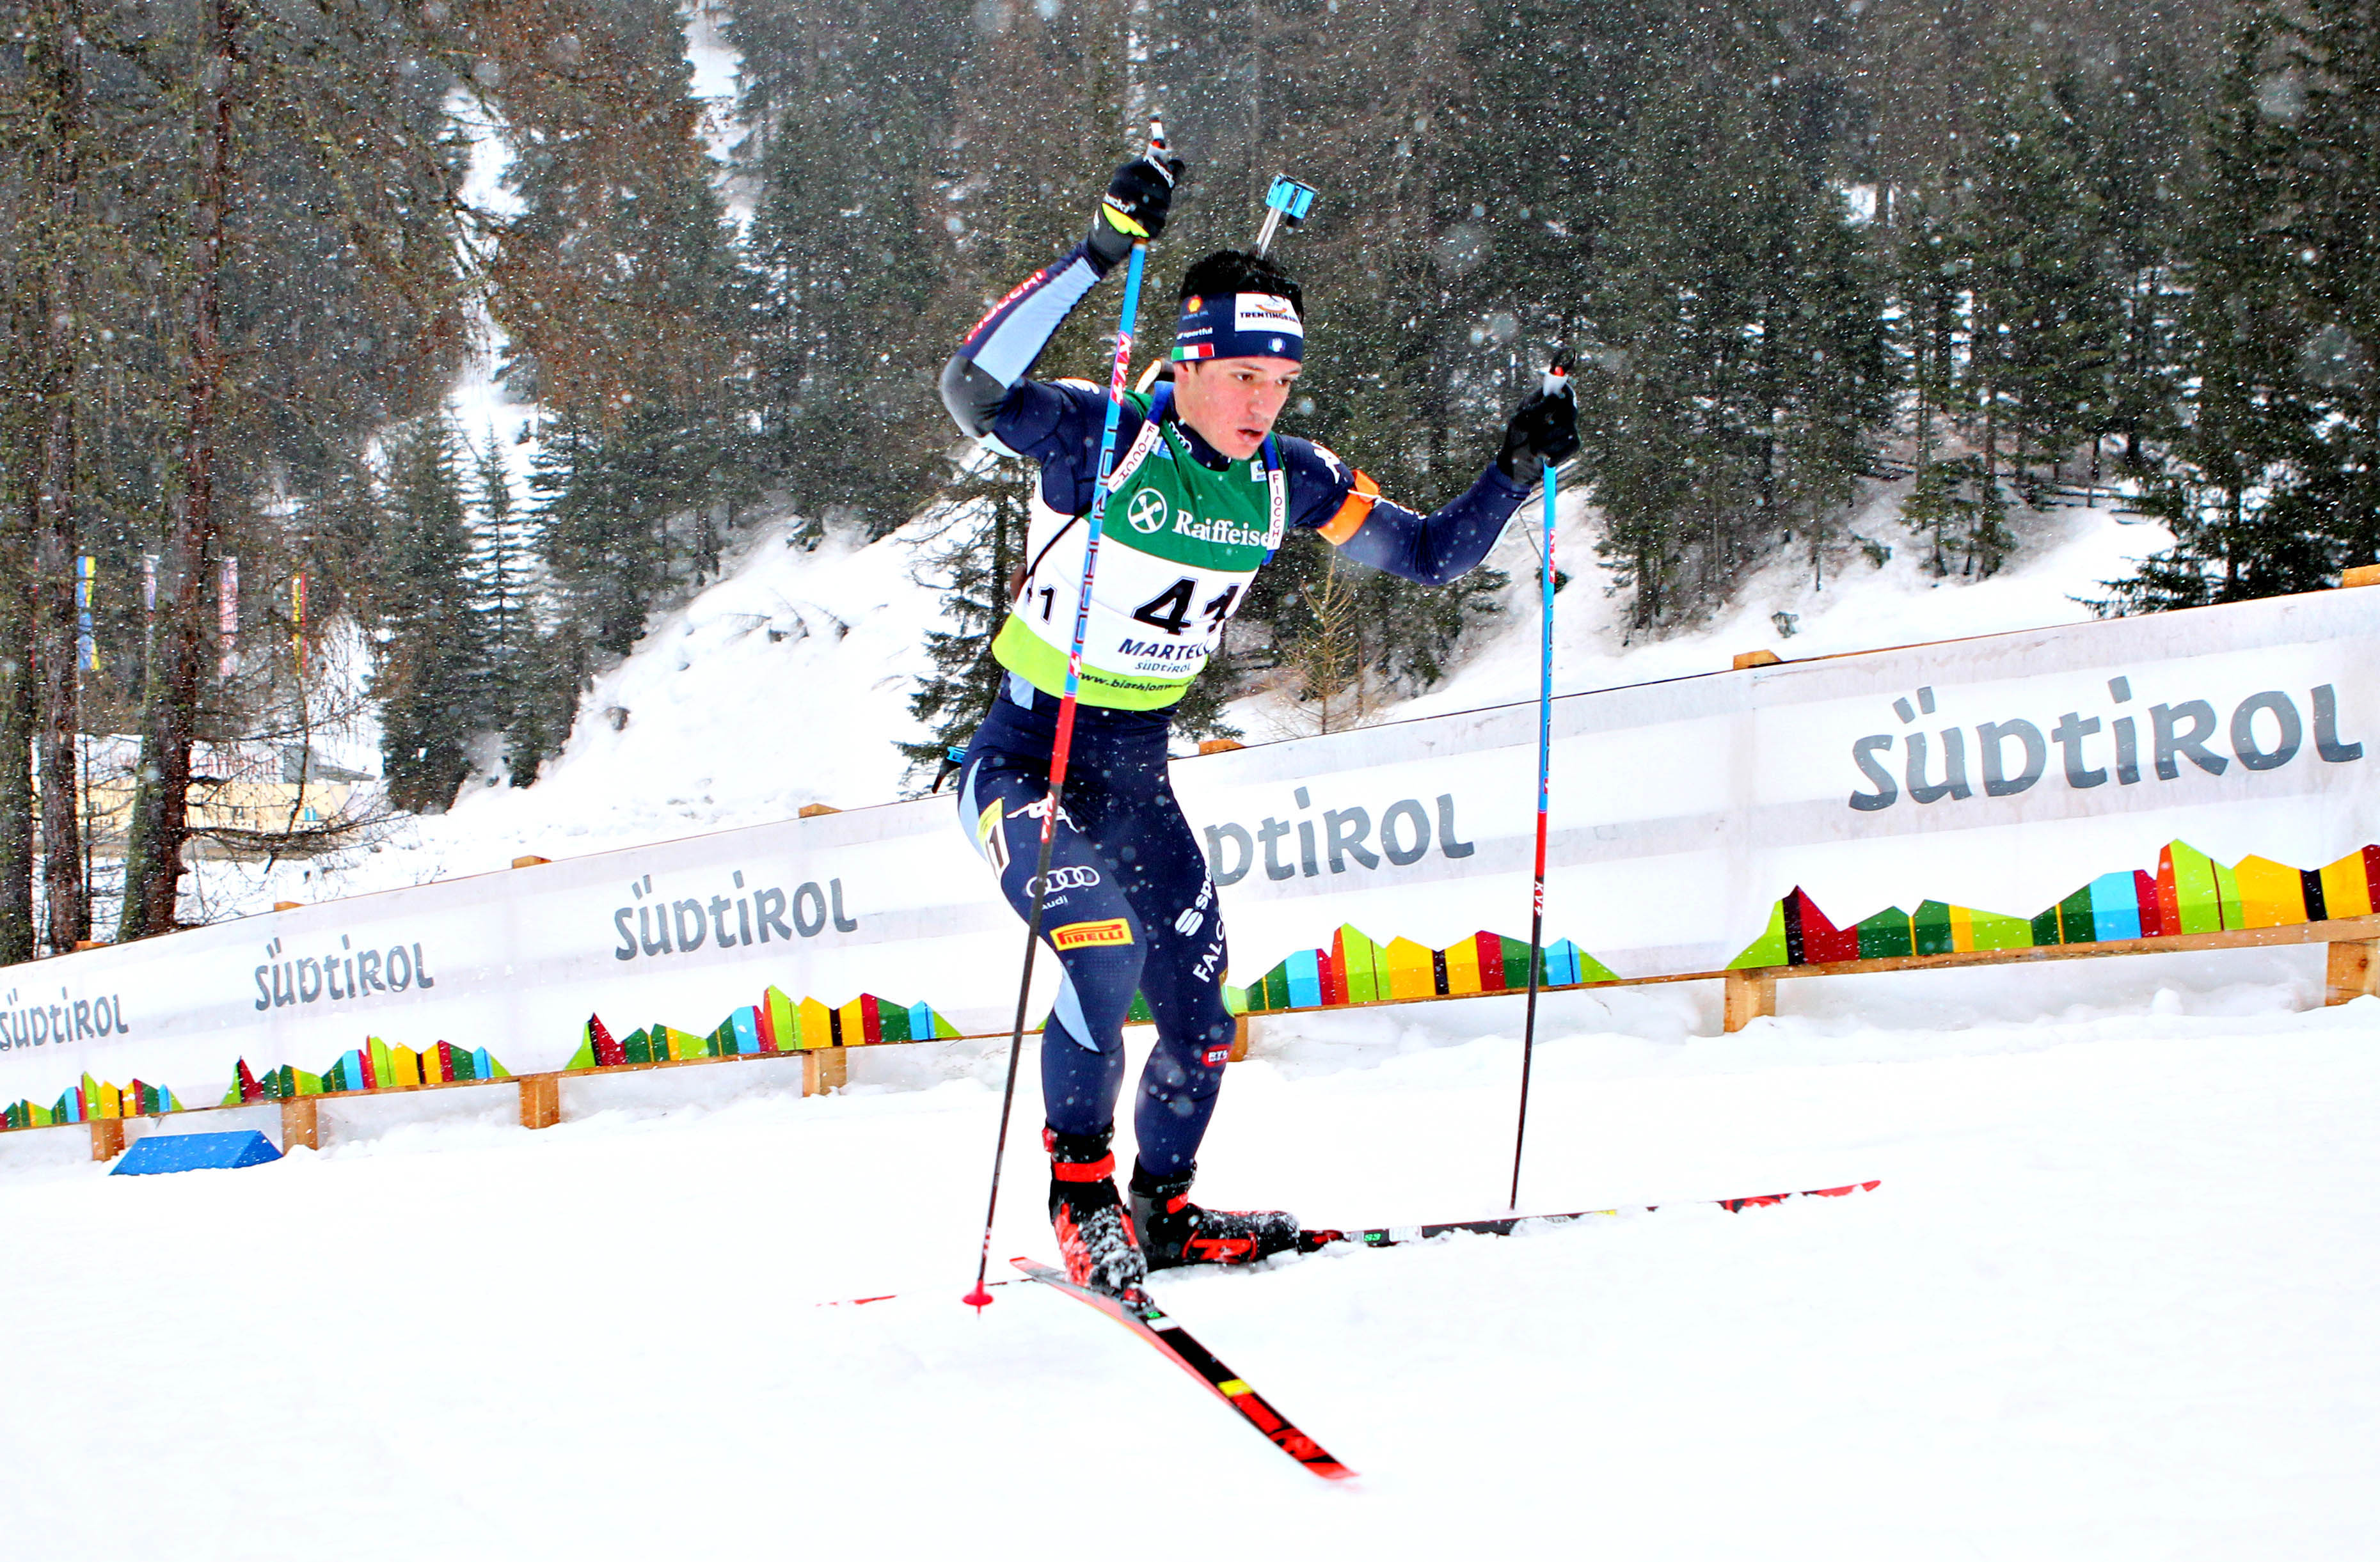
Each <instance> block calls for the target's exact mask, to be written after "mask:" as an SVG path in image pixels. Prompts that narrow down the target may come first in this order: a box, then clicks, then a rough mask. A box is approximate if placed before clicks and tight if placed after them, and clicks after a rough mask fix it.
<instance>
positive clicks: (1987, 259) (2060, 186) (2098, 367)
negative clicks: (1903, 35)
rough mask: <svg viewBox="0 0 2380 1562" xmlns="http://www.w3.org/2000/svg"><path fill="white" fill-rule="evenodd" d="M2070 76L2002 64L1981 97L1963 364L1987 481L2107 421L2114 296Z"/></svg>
mask: <svg viewBox="0 0 2380 1562" xmlns="http://www.w3.org/2000/svg"><path fill="white" fill-rule="evenodd" d="M2072 98H2073V87H2072V83H2071V82H2070V81H2068V80H2064V79H2046V80H2045V79H2040V78H2038V77H2036V76H2034V75H2033V74H2032V73H2029V72H2017V73H2012V74H2011V75H2010V78H2009V79H2007V80H2006V81H2005V82H2004V83H2003V85H2002V86H2001V89H2000V91H1998V92H1997V93H1996V94H1994V96H1993V97H1992V98H1990V99H1989V100H1987V101H1986V102H1985V104H1984V105H1983V112H1982V114H1981V115H1980V116H1979V117H1980V128H1981V143H1982V144H1981V148H1980V151H1978V152H1977V154H1976V155H1975V156H1974V158H1973V161H1972V162H1971V163H1969V164H1968V165H1967V166H1966V168H1965V170H1964V173H1965V176H1966V182H1967V184H1968V186H1969V193H1968V196H1967V199H1966V200H1965V202H1964V204H1963V207H1962V215H1963V217H1964V219H1965V223H1966V225H1967V228H1968V232H1967V234H1966V236H1965V240H1966V245H1967V249H1968V254H1969V257H1970V270H1969V272H1968V285H1969V287H1970V288H1971V289H1972V290H1973V295H1974V320H1973V333H1972V335H1971V337H1970V352H1969V367H1968V378H1969V381H1970V389H1971V394H1972V396H1973V404H1974V406H1973V410H1972V411H1971V417H1973V418H1975V419H1976V420H1977V421H1979V422H1980V424H1981V430H1980V442H1981V444H1982V446H1983V456H1984V476H1985V484H1986V485H1989V484H1991V483H1993V482H1996V481H1998V478H1999V471H2000V459H2001V454H2002V450H2003V446H2006V447H2007V451H2008V454H2009V456H2010V466H2012V468H2013V470H2014V473H2015V478H2016V481H2017V483H2018V484H2019V486H2021V487H2023V486H2028V485H2029V483H2030V473H2031V469H2032V466H2033V465H2034V460H2035V459H2036V458H2039V459H2043V460H2045V461H2046V464H2047V465H2048V466H2051V467H2052V468H2053V469H2054V468H2055V467H2056V466H2057V465H2058V463H2059V462H2061V461H2062V460H2063V459H2064V458H2065V457H2066V455H2067V454H2069V453H2070V451H2071V450H2072V449H2073V448H2074V446H2075V444H2076V443H2077V442H2079V441H2080V439H2081V437H2082V436H2083V433H2084V432H2085V431H2092V432H2095V431H2097V430H2100V429H2103V428H2105V427H2106V425H2107V418H2108V410H2109V405H2110V384H2109V375H2110V369H2111V366H2112V364H2113V361H2114V357H2115V346H2116V336H2117V329H2118V320H2119V306H2118V303H2117V299H2116V297H2115V291H2114V288H2113V286H2112V285H2111V283H2110V279H2109V278H2108V276H2107V272H2105V270H2104V269H2103V266H2102V254H2103V247H2102V244H2101V240H2102V238H2103V234H2102V231H2101V229H2100V225H2099V222H2098V217H2099V212H2098V208H2097V205H2096V203H2095V200H2094V199H2093V195H2092V192H2091V190H2090V188H2088V184H2087V181H2086V179H2085V167H2086V156H2085V148H2084V146H2083V136H2082V134H2081V133H2080V129H2079V127H2077V125H2076V123H2075V119H2074V115H2073V113H2072V112H2071V103H2072Z"/></svg>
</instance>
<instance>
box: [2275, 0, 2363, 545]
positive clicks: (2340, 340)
mask: <svg viewBox="0 0 2380 1562" xmlns="http://www.w3.org/2000/svg"><path fill="white" fill-rule="evenodd" d="M2266 10H2267V14H2268V15H2270V16H2271V18H2272V19H2273V29H2274V34H2275V38H2276V41H2277V42H2278V43H2279V45H2280V47H2281V51H2282V60H2281V62H2280V63H2281V64H2282V66H2283V67H2284V69H2285V71H2286V73H2287V74H2286V76H2285V78H2284V81H2283V83H2282V85H2283V86H2284V88H2286V87H2287V86H2288V85H2289V84H2294V86H2295V88H2296V93H2295V97H2296V101H2295V102H2294V103H2281V104H2277V105H2276V106H2277V107H2280V108H2283V109H2285V110H2289V111H2290V112H2284V113H2282V114H2279V115H2276V117H2277V119H2278V121H2279V123H2278V124H2277V127H2276V132H2275V135H2274V138H2273V151H2274V152H2275V154H2276V155H2277V167H2276V168H2275V174H2276V176H2277V178H2278V179H2279V180H2280V182H2281V188H2282V193H2283V198H2284V200H2285V202H2286V204H2285V205H2284V206H2282V207H2281V208H2280V209H2279V210H2278V211H2277V212H2274V213H2273V214H2274V215H2275V216H2277V217H2280V218H2282V219H2283V223H2284V226H2283V230H2282V231H2283V233H2284V234H2285V236H2286V239H2287V242H2288V243H2289V247H2290V258H2291V259H2292V260H2294V261H2295V265H2294V268H2293V272H2292V281H2293V283H2294V287H2293V289H2292V291H2293V295H2294V300H2293V301H2294V303H2295V306H2296V309H2295V312H2296V315H2297V321H2298V326H2299V329H2300V331H2301V333H2302V334H2301V337H2300V340H2299V345H2298V363H2297V369H2298V375H2297V378H2298V381H2299V383H2300V385H2301V387H2302V394H2304V396H2305V399H2306V403H2307V409H2308V411H2309V412H2310V413H2311V414H2312V415H2313V418H2312V424H2311V427H2310V429H2309V430H2308V433H2309V436H2310V438H2311V439H2312V441H2313V446H2312V448H2311V449H2309V450H2308V452H2307V456H2306V459H2305V460H2304V461H2303V463H2302V465H2301V467H2300V469H2299V470H2298V472H2297V473H2296V474H2295V476H2296V478H2297V481H2296V482H2294V483H2293V484H2291V485H2289V487H2288V488H2287V489H2286V490H2283V491H2282V492H2280V493H2279V494H2277V496H2276V499H2275V503H2274V518H2275V519H2276V520H2277V521H2278V522H2280V523H2281V524H2282V526H2283V527H2286V528H2287V529H2289V530H2290V531H2292V532H2295V533H2298V534H2300V535H2302V536H2305V537H2307V538H2309V539H2313V538H2319V539H2321V541H2322V544H2323V548H2322V551H2323V552H2324V553H2325V554H2326V555H2327V557H2326V558H2325V559H2323V561H2322V562H2321V563H2319V564H2315V563H2314V561H2313V557H2312V556H2311V555H2310V556H2309V557H2308V558H2307V560H2306V563H2308V564H2309V565H2311V566H2313V568H2314V569H2315V570H2317V571H2318V572H2319V573H2320V574H2322V575H2327V574H2329V573H2330V571H2331V570H2332V569H2333V568H2335V566H2336V565H2337V564H2338V563H2359V564H2362V563H2374V562H2380V233H2375V232H2374V221H2373V213H2374V212H2375V211H2380V10H2375V9H2374V6H2373V5H2372V4H2371V3H2370V0H2305V3H2304V4H2302V5H2294V4H2292V5H2279V4H2271V3H2269V0H2268V4H2267V6H2266ZM2309 584H2311V583H2309Z"/></svg>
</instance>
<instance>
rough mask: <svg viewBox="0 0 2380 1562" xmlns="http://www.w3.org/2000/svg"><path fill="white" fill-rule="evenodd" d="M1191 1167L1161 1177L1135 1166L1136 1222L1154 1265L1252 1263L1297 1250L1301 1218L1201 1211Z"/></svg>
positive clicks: (1269, 1211) (1267, 1213)
mask: <svg viewBox="0 0 2380 1562" xmlns="http://www.w3.org/2000/svg"><path fill="white" fill-rule="evenodd" d="M1197 1169H1198V1168H1196V1167H1195V1166H1194V1167H1191V1168H1188V1169H1187V1170H1184V1171H1182V1172H1180V1173H1178V1174H1176V1175H1175V1176H1172V1177H1169V1178H1166V1179H1164V1180H1163V1181H1160V1180H1159V1179H1157V1178H1156V1177H1154V1176H1152V1175H1150V1173H1149V1170H1148V1168H1147V1167H1145V1166H1142V1165H1141V1164H1140V1163H1139V1162H1137V1161H1135V1162H1134V1163H1133V1168H1132V1214H1133V1221H1134V1224H1135V1226H1137V1227H1138V1228H1139V1230H1140V1245H1141V1251H1142V1252H1143V1253H1146V1254H1147V1261H1148V1267H1150V1268H1151V1269H1173V1268H1179V1267H1180V1266H1181V1265H1185V1264H1254V1263H1256V1262H1257V1260H1258V1259H1260V1258H1269V1257H1271V1256H1272V1255H1273V1254H1274V1253H1292V1252H1295V1251H1298V1248H1299V1243H1298V1230H1297V1217H1295V1216H1294V1215H1287V1214H1283V1213H1282V1212H1281V1211H1280V1210H1277V1209H1251V1210H1242V1209H1201V1208H1200V1207H1199V1206H1198V1205H1195V1204H1192V1203H1191V1202H1190V1180H1191V1178H1192V1177H1194V1176H1196V1174H1197Z"/></svg>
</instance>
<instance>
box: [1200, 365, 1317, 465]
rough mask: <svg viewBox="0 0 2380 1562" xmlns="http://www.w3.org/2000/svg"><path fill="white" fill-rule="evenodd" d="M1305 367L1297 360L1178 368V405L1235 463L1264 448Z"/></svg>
mask: <svg viewBox="0 0 2380 1562" xmlns="http://www.w3.org/2000/svg"><path fill="white" fill-rule="evenodd" d="M1300 368H1301V366H1300V365H1299V364H1298V363H1297V361H1296V360H1295V359H1293V358H1207V359H1204V360H1201V361H1196V362H1189V363H1177V364H1175V365H1174V366H1173V406H1174V410H1175V412H1176V414H1177V415H1179V416H1180V418H1181V419H1182V421H1183V422H1184V423H1187V424H1188V425H1189V426H1190V427H1191V428H1193V429H1196V430H1198V436H1199V438H1201V439H1203V440H1205V441H1206V442H1208V444H1210V445H1213V446H1214V447H1215V448H1216V449H1217V450H1220V451H1221V452H1222V453H1223V454H1225V455H1228V456H1230V457H1231V458H1232V459H1233V460H1234V461H1245V460H1246V459H1247V458H1248V457H1249V456H1251V455H1254V454H1256V453H1257V451H1259V450H1262V449H1263V448H1264V442H1265V436H1266V435H1267V434H1269V433H1271V432H1272V423H1273V419H1274V418H1279V417H1280V416H1281V403H1283V402H1285V401H1287V400H1288V399H1289V388H1290V387H1291V386H1292V385H1294V384H1295V383H1297V376H1298V371H1299V369H1300Z"/></svg>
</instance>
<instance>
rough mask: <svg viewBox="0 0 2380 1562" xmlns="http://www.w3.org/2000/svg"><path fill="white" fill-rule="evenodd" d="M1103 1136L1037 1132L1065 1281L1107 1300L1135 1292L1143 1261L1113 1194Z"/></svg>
mask: <svg viewBox="0 0 2380 1562" xmlns="http://www.w3.org/2000/svg"><path fill="white" fill-rule="evenodd" d="M1114 1132H1115V1131H1114V1130H1113V1129H1110V1130H1109V1131H1108V1132H1105V1133H1061V1132H1058V1131H1057V1130H1056V1129H1054V1128H1045V1129H1043V1130H1042V1131H1041V1144H1042V1146H1043V1147H1044V1148H1045V1149H1047V1150H1048V1151H1049V1152H1050V1227H1051V1228H1052V1229H1054V1230H1056V1232H1057V1233H1058V1251H1059V1253H1061V1254H1062V1255H1063V1257H1064V1260H1065V1265H1066V1278H1068V1279H1070V1280H1072V1281H1074V1282H1075V1284H1076V1285H1078V1286H1084V1287H1087V1288H1088V1289H1089V1290H1096V1291H1102V1292H1104V1293H1106V1294H1107V1295H1109V1296H1129V1295H1133V1294H1135V1293H1136V1292H1137V1291H1138V1290H1140V1288H1141V1286H1142V1283H1143V1282H1145V1281H1146V1280H1147V1278H1148V1263H1147V1260H1146V1259H1144V1258H1143V1257H1141V1255H1140V1242H1139V1240H1138V1239H1137V1238H1136V1237H1135V1235H1134V1234H1133V1225H1132V1211H1131V1210H1130V1209H1128V1208H1126V1207H1125V1205H1124V1202H1123V1198H1121V1197H1120V1196H1119V1195H1118V1194H1117V1193H1116V1185H1115V1156H1114V1155H1112V1154H1111V1152H1110V1151H1109V1149H1108V1141H1109V1140H1110V1139H1111V1137H1113V1135H1114Z"/></svg>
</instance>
